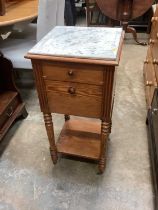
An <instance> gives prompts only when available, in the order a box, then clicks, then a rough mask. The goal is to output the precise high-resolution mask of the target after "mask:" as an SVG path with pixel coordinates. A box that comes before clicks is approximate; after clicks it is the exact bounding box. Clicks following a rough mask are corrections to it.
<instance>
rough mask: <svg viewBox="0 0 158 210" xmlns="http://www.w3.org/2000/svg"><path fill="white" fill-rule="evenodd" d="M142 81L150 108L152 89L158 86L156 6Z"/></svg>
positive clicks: (157, 15)
mask: <svg viewBox="0 0 158 210" xmlns="http://www.w3.org/2000/svg"><path fill="white" fill-rule="evenodd" d="M144 82H145V94H146V102H147V108H149V109H150V108H151V103H152V99H153V95H154V90H155V88H156V87H157V86H158V6H157V7H156V11H155V14H154V17H153V18H152V27H151V33H150V40H149V47H148V51H147V56H146V60H145V61H144Z"/></svg>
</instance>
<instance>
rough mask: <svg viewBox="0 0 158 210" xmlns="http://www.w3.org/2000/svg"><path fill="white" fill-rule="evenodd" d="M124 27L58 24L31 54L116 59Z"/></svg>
mask: <svg viewBox="0 0 158 210" xmlns="http://www.w3.org/2000/svg"><path fill="white" fill-rule="evenodd" d="M121 33H122V28H105V27H104V28H103V27H98V28H97V27H74V26H57V27H55V28H54V29H53V30H52V31H50V32H49V33H48V34H47V35H46V36H45V37H44V38H43V39H42V40H41V41H40V42H39V43H37V44H36V45H35V46H34V47H33V48H32V49H31V50H30V51H29V53H31V54H40V55H52V56H62V57H76V58H91V59H106V60H115V59H116V57H117V53H118V48H119V43H120V38H121Z"/></svg>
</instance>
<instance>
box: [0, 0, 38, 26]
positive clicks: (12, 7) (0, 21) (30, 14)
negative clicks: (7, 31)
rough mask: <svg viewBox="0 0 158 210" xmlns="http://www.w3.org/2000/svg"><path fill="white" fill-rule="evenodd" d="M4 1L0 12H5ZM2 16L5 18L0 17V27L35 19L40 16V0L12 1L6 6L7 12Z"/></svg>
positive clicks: (1, 0)
mask: <svg viewBox="0 0 158 210" xmlns="http://www.w3.org/2000/svg"><path fill="white" fill-rule="evenodd" d="M3 1H4V0H0V5H2V6H1V7H0V8H1V10H0V11H3V10H4V9H3V8H4V7H3V4H2V2H3ZM1 14H3V16H0V27H1V26H7V25H12V24H15V23H18V22H22V21H27V20H31V19H34V18H36V17H37V14H38V0H15V1H11V0H10V3H8V4H7V5H6V12H5V13H4V12H2V13H1Z"/></svg>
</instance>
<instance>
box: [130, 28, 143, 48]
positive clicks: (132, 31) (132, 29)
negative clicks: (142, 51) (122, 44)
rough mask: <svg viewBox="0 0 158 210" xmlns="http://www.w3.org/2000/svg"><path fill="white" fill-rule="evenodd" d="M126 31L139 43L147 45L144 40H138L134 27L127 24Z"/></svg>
mask: <svg viewBox="0 0 158 210" xmlns="http://www.w3.org/2000/svg"><path fill="white" fill-rule="evenodd" d="M126 32H127V33H132V34H133V38H134V40H135V41H136V42H137V43H138V44H139V45H143V46H145V45H147V43H146V42H140V41H138V37H137V32H136V30H135V28H133V27H129V26H128V27H127V30H126Z"/></svg>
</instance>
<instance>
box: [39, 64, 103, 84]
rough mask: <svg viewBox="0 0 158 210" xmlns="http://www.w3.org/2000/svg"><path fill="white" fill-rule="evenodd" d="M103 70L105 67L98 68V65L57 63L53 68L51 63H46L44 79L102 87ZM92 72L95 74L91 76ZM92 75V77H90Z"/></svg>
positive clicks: (44, 65)
mask: <svg viewBox="0 0 158 210" xmlns="http://www.w3.org/2000/svg"><path fill="white" fill-rule="evenodd" d="M99 68H100V69H99ZM103 69H104V66H100V67H98V66H97V65H84V64H77V65H76V64H75V65H74V64H73V63H72V64H71V63H70V64H68V65H66V64H65V63H64V64H63V63H56V65H54V66H52V64H51V63H48V62H45V63H43V78H44V79H49V80H58V81H69V82H78V83H85V82H86V83H88V84H96V85H102V84H103V71H102V70H103ZM91 71H93V74H91ZM90 74H91V76H89V75H90Z"/></svg>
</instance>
